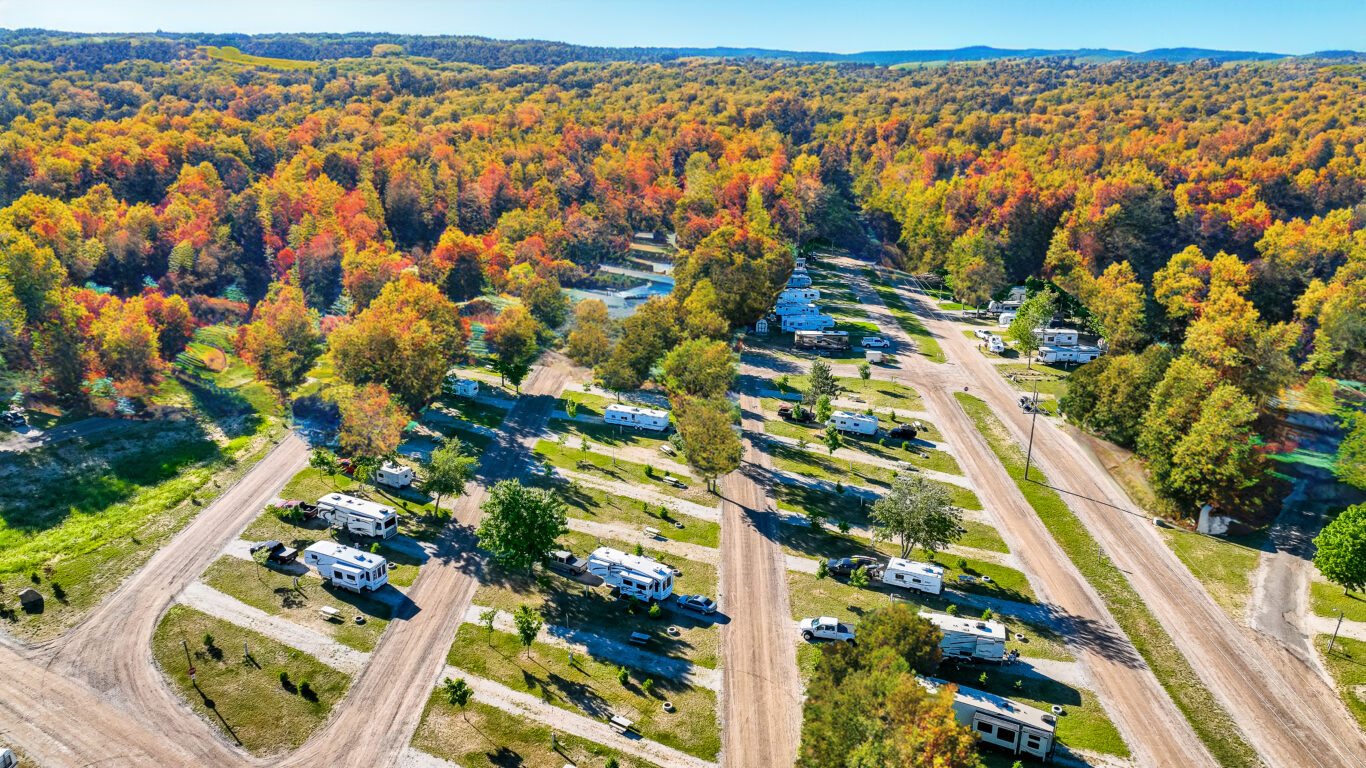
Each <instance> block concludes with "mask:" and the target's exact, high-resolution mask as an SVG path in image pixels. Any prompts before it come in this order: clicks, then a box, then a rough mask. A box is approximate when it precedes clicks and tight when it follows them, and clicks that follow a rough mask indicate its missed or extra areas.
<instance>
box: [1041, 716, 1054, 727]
mask: <svg viewBox="0 0 1366 768" xmlns="http://www.w3.org/2000/svg"><path fill="white" fill-rule="evenodd" d="M1042 720H1043V721H1044V722H1045V723H1048V724H1050V725H1052V724H1053V723H1056V722H1058V718H1056V717H1054V716H1052V715H1044V716H1043V718H1042Z"/></svg>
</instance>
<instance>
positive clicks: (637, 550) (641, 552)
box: [635, 544, 645, 557]
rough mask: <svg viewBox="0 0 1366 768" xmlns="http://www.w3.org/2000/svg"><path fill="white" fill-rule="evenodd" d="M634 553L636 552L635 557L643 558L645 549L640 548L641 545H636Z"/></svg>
mask: <svg viewBox="0 0 1366 768" xmlns="http://www.w3.org/2000/svg"><path fill="white" fill-rule="evenodd" d="M635 551H636V557H641V556H643V555H644V554H645V547H642V546H641V545H639V544H637V545H636V550H635Z"/></svg>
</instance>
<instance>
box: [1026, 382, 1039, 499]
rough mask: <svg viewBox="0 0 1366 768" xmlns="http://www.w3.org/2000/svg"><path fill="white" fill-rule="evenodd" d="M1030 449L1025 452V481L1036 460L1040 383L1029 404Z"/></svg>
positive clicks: (1036, 384) (1035, 388) (1035, 385)
mask: <svg viewBox="0 0 1366 768" xmlns="http://www.w3.org/2000/svg"><path fill="white" fill-rule="evenodd" d="M1029 407H1030V411H1031V412H1030V415H1029V448H1028V449H1027V450H1026V451H1025V472H1024V479H1026V480H1028V479H1029V463H1030V461H1031V460H1033V458H1034V424H1035V422H1037V421H1038V420H1039V382H1037V381H1036V382H1034V399H1033V400H1032V401H1030V403H1029Z"/></svg>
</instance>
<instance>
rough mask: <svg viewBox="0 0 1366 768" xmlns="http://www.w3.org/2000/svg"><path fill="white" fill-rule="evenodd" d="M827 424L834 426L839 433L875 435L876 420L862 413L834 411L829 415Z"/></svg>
mask: <svg viewBox="0 0 1366 768" xmlns="http://www.w3.org/2000/svg"><path fill="white" fill-rule="evenodd" d="M828 423H830V424H834V425H835V429H838V430H839V431H841V432H853V433H854V434H856V435H876V434H877V418H876V417H874V416H867V415H864V414H862V413H853V412H852V411H835V412H834V413H832V414H830V421H829V422H828Z"/></svg>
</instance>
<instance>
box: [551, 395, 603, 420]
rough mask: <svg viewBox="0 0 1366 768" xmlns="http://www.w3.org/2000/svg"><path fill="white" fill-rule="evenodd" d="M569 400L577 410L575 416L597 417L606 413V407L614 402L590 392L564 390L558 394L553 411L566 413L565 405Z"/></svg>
mask: <svg viewBox="0 0 1366 768" xmlns="http://www.w3.org/2000/svg"><path fill="white" fill-rule="evenodd" d="M571 400H572V401H573V402H574V405H575V407H576V408H577V409H578V410H577V411H576V414H577V415H579V416H598V417H601V416H602V415H603V413H605V412H606V411H607V406H609V405H612V404H613V403H615V402H616V401H615V400H613V399H612V398H610V397H603V396H602V395H598V394H594V393H592V392H583V391H580V390H577V389H568V388H566V389H565V390H564V391H563V392H561V393H560V399H559V400H558V401H556V403H555V410H557V411H566V410H567V406H566V405H565V404H566V403H567V402H569V401H571Z"/></svg>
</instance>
